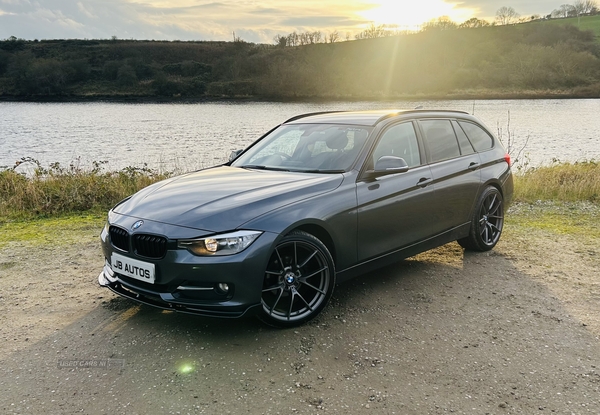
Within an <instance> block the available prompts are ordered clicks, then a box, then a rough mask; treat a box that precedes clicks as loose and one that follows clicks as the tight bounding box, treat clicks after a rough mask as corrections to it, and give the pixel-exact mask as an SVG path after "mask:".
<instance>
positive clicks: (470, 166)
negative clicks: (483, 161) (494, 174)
mask: <svg viewBox="0 0 600 415" xmlns="http://www.w3.org/2000/svg"><path fill="white" fill-rule="evenodd" d="M479 166H480V164H479V163H476V162H472V163H471V164H469V170H477V169H478V168H479Z"/></svg>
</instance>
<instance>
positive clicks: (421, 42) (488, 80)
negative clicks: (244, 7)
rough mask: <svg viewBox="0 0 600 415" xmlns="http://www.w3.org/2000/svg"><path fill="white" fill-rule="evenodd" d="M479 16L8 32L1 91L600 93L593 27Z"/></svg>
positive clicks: (62, 94)
mask: <svg viewBox="0 0 600 415" xmlns="http://www.w3.org/2000/svg"><path fill="white" fill-rule="evenodd" d="M446 23H447V22H443V21H442V22H440V24H446ZM465 23H466V22H465ZM469 25H471V26H470V27H471V29H472V30H423V31H421V32H418V33H413V34H397V35H395V36H385V37H381V36H377V32H373V34H372V35H371V34H370V35H368V36H367V35H365V36H364V37H360V38H359V39H358V40H354V41H344V42H338V41H330V40H328V41H327V43H324V42H323V41H321V42H317V39H321V38H319V37H318V36H317V35H315V36H313V37H312V38H310V37H308V38H304V40H298V42H304V43H298V45H297V46H296V47H287V40H286V47H281V45H280V44H276V45H263V44H253V43H249V42H243V41H241V40H239V39H238V40H236V41H234V42H165V41H132V40H119V39H110V40H51V41H25V40H22V39H16V38H9V39H5V40H3V41H0V99H34V100H36V99H37V100H41V99H97V98H99V97H100V98H112V99H118V98H123V99H145V98H151V99H162V98H165V99H179V98H192V99H206V98H215V97H252V98H261V99H299V98H300V99H303V98H335V99H340V98H342V99H345V98H347V99H364V98H399V97H400V98H401V97H406V96H415V95H417V96H419V95H422V96H438V97H444V96H456V95H460V94H471V95H475V96H477V95H480V94H487V95H488V96H489V95H492V96H494V95H502V94H507V93H508V94H512V95H517V96H518V95H519V94H521V95H522V94H531V93H536V91H537V93H541V94H543V93H547V92H548V91H570V92H569V93H571V94H574V95H578V96H595V97H598V96H600V44H599V43H598V42H597V41H596V39H595V37H594V35H593V33H592V32H586V31H581V30H579V29H577V28H576V27H574V26H548V25H516V26H515V25H496V26H492V25H488V26H482V25H479V24H478V23H477V22H474V21H472V22H470V23H469ZM375 29H376V28H375ZM311 39H312V42H313V43H311Z"/></svg>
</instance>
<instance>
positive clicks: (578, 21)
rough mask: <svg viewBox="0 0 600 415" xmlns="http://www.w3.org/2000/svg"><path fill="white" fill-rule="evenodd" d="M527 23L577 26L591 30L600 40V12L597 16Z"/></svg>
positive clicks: (599, 40) (580, 28)
mask: <svg viewBox="0 0 600 415" xmlns="http://www.w3.org/2000/svg"><path fill="white" fill-rule="evenodd" d="M527 24H534V25H535V24H542V25H552V26H554V25H557V26H567V25H571V26H575V27H576V28H578V29H579V30H590V31H592V32H593V33H594V35H595V36H596V40H597V41H598V42H600V14H597V15H595V16H581V17H580V18H577V17H567V18H565V19H548V20H536V21H533V22H531V23H527Z"/></svg>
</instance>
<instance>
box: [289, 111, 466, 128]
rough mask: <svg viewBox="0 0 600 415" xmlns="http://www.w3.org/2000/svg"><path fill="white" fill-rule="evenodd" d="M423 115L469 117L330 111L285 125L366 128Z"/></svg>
mask: <svg viewBox="0 0 600 415" xmlns="http://www.w3.org/2000/svg"><path fill="white" fill-rule="evenodd" d="M412 114H421V115H426V116H435V115H441V116H448V115H449V114H453V115H461V116H464V115H469V114H468V113H467V112H464V111H451V110H437V109H436V110H423V109H418V110H397V109H388V110H371V111H329V112H314V113H309V114H302V115H298V116H295V117H292V118H290V119H289V120H287V121H285V122H284V124H307V123H311V124H313V123H314V124H353V125H364V126H375V125H377V124H378V123H379V122H381V121H383V120H386V119H388V118H391V117H394V116H400V115H412Z"/></svg>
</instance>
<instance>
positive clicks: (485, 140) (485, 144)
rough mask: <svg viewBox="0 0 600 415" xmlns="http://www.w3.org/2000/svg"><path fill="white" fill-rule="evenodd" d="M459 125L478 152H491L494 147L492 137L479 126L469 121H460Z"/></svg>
mask: <svg viewBox="0 0 600 415" xmlns="http://www.w3.org/2000/svg"><path fill="white" fill-rule="evenodd" d="M458 123H459V124H460V126H461V127H462V129H463V130H464V131H465V133H466V134H467V137H469V140H471V143H472V144H473V147H475V150H476V151H485V150H489V149H490V148H492V147H493V146H494V141H493V139H492V136H490V135H489V134H488V133H487V131H485V130H484V129H483V128H481V127H480V126H478V125H477V124H473V123H470V122H467V121H459V122H458Z"/></svg>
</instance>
